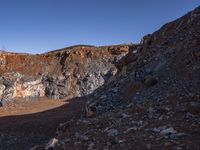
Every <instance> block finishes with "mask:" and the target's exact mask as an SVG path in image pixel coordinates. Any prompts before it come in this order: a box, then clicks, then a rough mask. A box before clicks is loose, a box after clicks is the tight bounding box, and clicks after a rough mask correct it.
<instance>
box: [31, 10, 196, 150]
mask: <svg viewBox="0 0 200 150" xmlns="http://www.w3.org/2000/svg"><path fill="white" fill-rule="evenodd" d="M116 66H117V70H118V71H117V72H116V73H113V74H114V76H112V77H111V78H110V79H109V80H107V81H106V82H105V84H104V85H103V86H101V87H99V88H97V89H96V90H95V91H94V92H92V93H91V94H90V95H88V96H86V97H84V98H85V99H87V105H86V108H85V113H83V114H85V117H82V118H80V119H79V120H69V121H68V122H66V123H63V124H60V126H59V127H58V129H57V132H56V133H57V136H56V137H55V138H53V139H51V140H50V141H49V143H48V144H46V146H45V147H46V149H55V150H61V149H63V150H64V149H87V150H93V149H104V150H109V149H113V150H117V149H174V150H182V149H188V150H198V149H200V144H199V140H200V111H199V110H200V90H199V89H200V88H199V87H200V7H198V8H196V9H195V10H193V11H192V12H189V13H188V14H186V15H185V16H183V17H181V18H179V19H177V20H175V21H173V22H170V23H167V24H165V25H164V26H163V27H161V29H159V30H158V31H156V32H154V33H153V34H149V35H147V36H145V37H144V38H143V39H142V40H141V43H140V44H137V45H134V46H132V47H129V53H128V54H127V55H126V56H125V57H123V58H122V59H120V60H119V61H117V63H116ZM34 149H40V147H35V148H34ZM41 149H42V147H41Z"/></svg>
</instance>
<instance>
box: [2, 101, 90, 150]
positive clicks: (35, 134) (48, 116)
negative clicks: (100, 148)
mask: <svg viewBox="0 0 200 150" xmlns="http://www.w3.org/2000/svg"><path fill="white" fill-rule="evenodd" d="M85 99H86V97H81V98H73V99H70V100H67V102H68V103H67V104H64V105H62V106H60V107H58V108H54V109H51V110H47V111H43V112H38V113H34V114H27V115H20V116H5V117H0V150H27V149H29V148H30V147H32V146H35V145H38V144H43V143H46V142H47V141H48V140H49V139H50V138H51V137H54V136H55V131H56V128H57V127H58V125H59V124H60V123H62V122H66V121H69V120H71V119H75V118H78V117H80V115H81V114H83V108H84V106H85Z"/></svg>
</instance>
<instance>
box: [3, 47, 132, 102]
mask: <svg viewBox="0 0 200 150" xmlns="http://www.w3.org/2000/svg"><path fill="white" fill-rule="evenodd" d="M128 50H129V45H117V46H105V47H94V46H85V45H79V46H73V47H69V48H64V49H60V50H55V51H51V52H48V53H45V54H41V55H30V54H16V53H6V52H0V101H1V104H3V103H6V102H8V101H12V100H14V99H16V98H18V97H20V98H22V97H23V98H26V99H30V98H37V97H43V96H47V97H49V98H52V99H62V98H67V99H69V98H73V97H80V96H84V95H87V94H90V93H91V92H93V91H94V90H95V89H97V88H98V87H99V86H101V85H103V84H104V83H105V82H106V81H108V80H109V79H110V77H111V76H113V75H115V74H116V72H117V68H116V67H115V64H116V63H117V62H118V61H119V60H120V59H121V58H122V57H123V56H124V55H126V54H127V52H128Z"/></svg>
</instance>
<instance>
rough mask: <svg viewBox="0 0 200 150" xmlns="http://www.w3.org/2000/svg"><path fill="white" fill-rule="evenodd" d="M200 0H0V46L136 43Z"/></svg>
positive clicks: (27, 48) (35, 49)
mask: <svg viewBox="0 0 200 150" xmlns="http://www.w3.org/2000/svg"><path fill="white" fill-rule="evenodd" d="M198 5H200V0H0V49H6V50H8V51H15V52H29V53H42V52H46V51H49V50H53V49H58V48H63V47H67V46H71V45H75V44H91V45H110V44H121V43H130V42H133V43H136V42H138V41H140V39H141V38H142V36H144V35H145V34H147V33H152V32H154V31H155V30H157V29H159V28H160V27H161V26H162V25H163V24H165V23H167V22H169V21H171V20H174V19H176V18H178V17H180V16H182V15H184V14H185V13H187V12H188V11H190V10H192V9H194V8H195V7H197V6H198Z"/></svg>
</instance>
